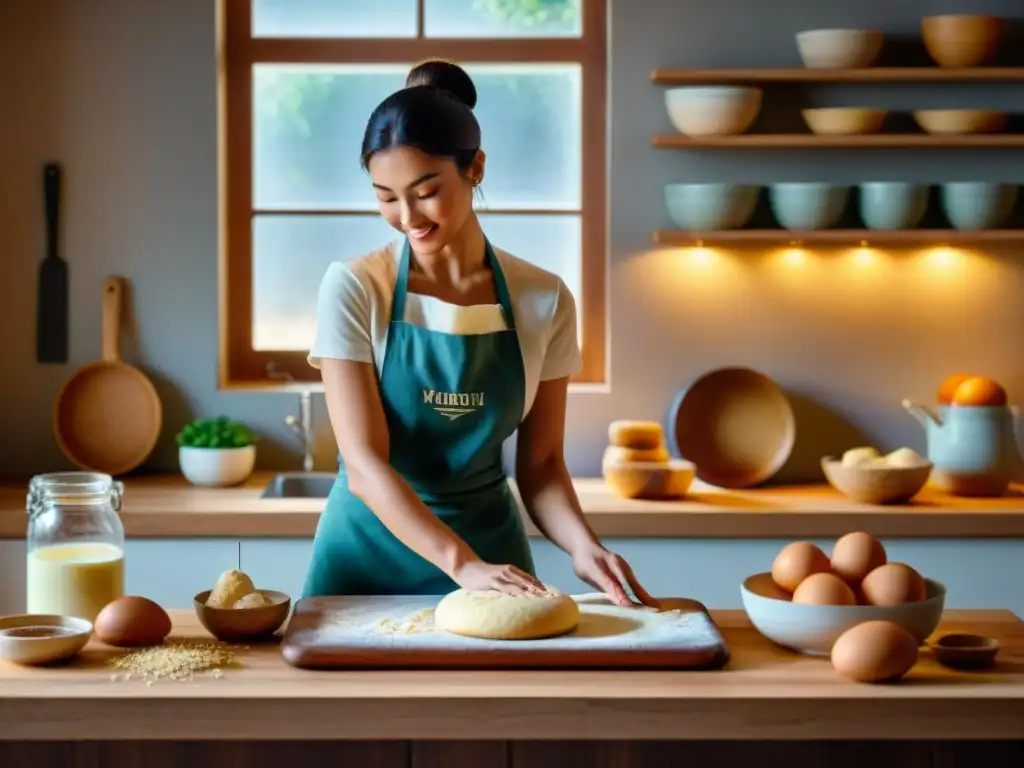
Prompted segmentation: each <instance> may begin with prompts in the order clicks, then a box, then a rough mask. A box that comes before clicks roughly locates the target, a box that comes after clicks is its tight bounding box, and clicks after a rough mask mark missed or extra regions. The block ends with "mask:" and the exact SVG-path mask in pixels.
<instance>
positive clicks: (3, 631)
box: [0, 613, 92, 665]
mask: <svg viewBox="0 0 1024 768" xmlns="http://www.w3.org/2000/svg"><path fill="white" fill-rule="evenodd" d="M91 635H92V622H90V621H86V620H85V619H78V618H74V617H72V616H55V615H52V614H38V613H36V614H33V613H25V614H18V615H15V616H4V617H3V618H0V659H3V660H4V661H9V662H11V663H12V664H25V665H29V664H32V665H34V664H53V663H55V662H58V661H65V660H67V659H70V658H71V657H72V656H75V655H77V654H78V652H79V651H81V650H82V649H83V648H84V647H85V645H86V643H88V642H89V637H90V636H91Z"/></svg>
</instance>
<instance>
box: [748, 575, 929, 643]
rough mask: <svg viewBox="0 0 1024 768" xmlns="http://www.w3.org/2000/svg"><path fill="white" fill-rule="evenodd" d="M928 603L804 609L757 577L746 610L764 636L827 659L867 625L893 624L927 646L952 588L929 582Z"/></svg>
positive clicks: (767, 580)
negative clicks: (844, 638) (845, 638)
mask: <svg viewBox="0 0 1024 768" xmlns="http://www.w3.org/2000/svg"><path fill="white" fill-rule="evenodd" d="M924 581H925V587H926V589H927V593H926V594H927V597H926V598H925V599H924V600H922V601H920V602H917V603H905V604H904V605H893V606H875V605H804V604H802V603H793V602H790V599H789V595H788V594H786V592H784V591H783V590H781V589H779V587H778V586H776V584H775V582H774V581H772V575H771V573H756V574H754V575H753V576H750V577H749V578H747V579H746V581H744V582H743V584H742V586H741V587H740V594H741V595H742V598H743V608H744V610H746V612H747V616H748V617H749V618H750V623H751V624H753V625H754V628H755V629H757V631H758V632H760V633H761V634H762V635H764V636H765V637H767V638H768V639H769V640H771V641H772V642H774V643H777V644H779V645H781V646H783V647H785V648H790V649H791V650H794V651H797V652H799V653H806V654H810V655H827V654H829V653H830V652H831V651H832V644H833V643H835V641H836V640H837V639H838V638H839V636H840V635H841V634H843V632H845V631H846V630H848V629H850V628H851V627H854V626H856V625H858V624H862V623H863V622H865V621H889V622H892V623H893V624H896V625H897V626H900V627H903V629H905V630H907V631H908V632H909V633H910V634H911V635H913V636H914V638H915V639H916V640H917V642H918V643H924V641H925V639H926V638H928V636H929V635H931V634H932V633H933V632H935V630H936V628H938V626H939V621H940V620H941V619H942V610H943V607H944V606H945V602H946V588H945V586H943V585H942V584H940V583H939V582H937V581H933V580H932V579H925V580H924Z"/></svg>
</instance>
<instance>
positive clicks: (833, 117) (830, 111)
mask: <svg viewBox="0 0 1024 768" xmlns="http://www.w3.org/2000/svg"><path fill="white" fill-rule="evenodd" d="M800 114H801V115H803V118H804V122H805V123H807V127H808V128H810V129H811V133H816V134H822V135H831V136H850V135H853V134H859V133H878V131H880V130H881V128H882V123H884V122H885V115H886V111H885V110H884V109H872V108H870V107H819V108H817V109H802V110H800Z"/></svg>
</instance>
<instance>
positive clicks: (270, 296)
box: [252, 215, 397, 350]
mask: <svg viewBox="0 0 1024 768" xmlns="http://www.w3.org/2000/svg"><path fill="white" fill-rule="evenodd" d="M396 234H397V233H396V232H395V230H393V229H392V228H391V227H390V226H388V224H387V223H386V222H385V221H384V219H382V218H381V217H380V216H284V215H271V216H257V217H256V218H255V219H254V221H253V260H252V346H253V349H256V350H282V349H285V350H287V349H291V350H304V349H309V347H310V346H311V345H312V343H313V329H314V328H315V325H316V293H317V288H318V287H319V286H320V280H321V279H322V278H323V276H324V273H325V272H326V271H327V266H328V265H329V264H330V263H331V262H332V261H348V260H349V259H354V258H356V257H358V256H362V255H363V254H364V253H369V252H370V251H372V250H373V249H374V248H379V247H380V246H381V245H384V244H386V243H387V242H388V241H389V240H390V239H391V238H393V237H395V236H396Z"/></svg>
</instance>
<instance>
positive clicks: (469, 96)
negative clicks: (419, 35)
mask: <svg viewBox="0 0 1024 768" xmlns="http://www.w3.org/2000/svg"><path fill="white" fill-rule="evenodd" d="M417 85H428V86H431V87H433V88H439V89H440V90H442V91H447V92H448V93H450V94H451V95H452V96H454V97H455V98H456V99H458V100H459V101H461V102H462V103H463V104H465V105H466V106H467V107H469V108H470V109H472V108H473V107H475V106H476V86H475V85H473V78H471V77H470V76H469V75H468V74H467V73H466V70H464V69H463V68H462V67H460V66H459V65H458V64H455V63H453V62H450V61H445V60H444V59H428V60H427V61H421V62H420V63H419V64H417V65H416V66H415V67H413V68H412V70H410V72H409V76H408V77H406V78H405V87H406V88H412V87H414V86H417Z"/></svg>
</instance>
